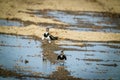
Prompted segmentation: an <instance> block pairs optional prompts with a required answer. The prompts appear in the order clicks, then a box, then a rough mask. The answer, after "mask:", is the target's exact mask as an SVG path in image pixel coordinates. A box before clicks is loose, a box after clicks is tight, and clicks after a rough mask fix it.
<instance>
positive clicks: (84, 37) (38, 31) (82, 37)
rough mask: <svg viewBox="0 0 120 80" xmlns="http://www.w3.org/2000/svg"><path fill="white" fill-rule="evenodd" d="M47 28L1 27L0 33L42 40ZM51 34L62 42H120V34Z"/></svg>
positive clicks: (55, 31)
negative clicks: (34, 37)
mask: <svg viewBox="0 0 120 80" xmlns="http://www.w3.org/2000/svg"><path fill="white" fill-rule="evenodd" d="M44 32H45V28H44V27H43V28H42V27H40V26H36V25H30V26H26V27H0V33H6V34H18V35H28V36H36V37H38V38H40V39H41V37H42V35H43V33H44ZM50 33H51V34H52V35H54V36H58V37H59V39H62V40H64V39H65V40H67V39H69V40H77V41H106V42H107V41H120V33H105V32H84V31H83V32H79V31H71V30H63V29H54V28H51V29H50Z"/></svg>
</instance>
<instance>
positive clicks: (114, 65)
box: [97, 63, 118, 67]
mask: <svg viewBox="0 0 120 80" xmlns="http://www.w3.org/2000/svg"><path fill="white" fill-rule="evenodd" d="M97 65H103V66H113V67H116V66H118V65H117V64H116V63H114V64H97Z"/></svg>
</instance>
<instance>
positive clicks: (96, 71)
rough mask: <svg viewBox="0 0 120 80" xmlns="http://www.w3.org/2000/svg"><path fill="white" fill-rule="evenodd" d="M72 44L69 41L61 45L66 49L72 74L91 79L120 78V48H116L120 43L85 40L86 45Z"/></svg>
mask: <svg viewBox="0 0 120 80" xmlns="http://www.w3.org/2000/svg"><path fill="white" fill-rule="evenodd" d="M78 43H79V42H78ZM70 44H71V43H70V41H69V45H64V44H63V45H60V47H61V48H64V49H65V50H66V51H65V52H64V53H65V54H66V55H67V60H66V61H65V66H66V69H67V70H68V71H69V72H70V75H72V76H74V77H78V78H83V79H90V80H93V79H105V80H106V79H113V80H114V79H115V80H119V79H120V76H119V74H120V67H119V65H120V59H119V57H120V54H119V53H120V50H119V48H116V47H120V43H104V42H84V44H85V45H86V46H82V47H81V46H74V45H71V46H70ZM72 44H73V42H72ZM110 46H114V47H110ZM56 53H57V54H59V53H60V51H56Z"/></svg>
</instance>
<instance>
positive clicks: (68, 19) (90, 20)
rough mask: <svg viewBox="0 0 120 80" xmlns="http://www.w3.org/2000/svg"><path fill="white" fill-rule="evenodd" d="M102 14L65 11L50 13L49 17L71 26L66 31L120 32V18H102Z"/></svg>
mask: <svg viewBox="0 0 120 80" xmlns="http://www.w3.org/2000/svg"><path fill="white" fill-rule="evenodd" d="M100 14H102V13H94V12H87V13H85V12H84V13H80V12H78V14H74V13H72V12H71V13H68V12H65V11H48V16H52V17H53V18H54V19H56V20H59V21H61V22H65V23H68V24H70V27H66V29H70V30H78V31H102V32H120V28H119V26H120V23H119V22H120V18H119V17H118V18H117V17H112V18H111V17H108V16H100Z"/></svg>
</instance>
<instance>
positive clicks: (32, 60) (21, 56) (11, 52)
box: [0, 34, 55, 80]
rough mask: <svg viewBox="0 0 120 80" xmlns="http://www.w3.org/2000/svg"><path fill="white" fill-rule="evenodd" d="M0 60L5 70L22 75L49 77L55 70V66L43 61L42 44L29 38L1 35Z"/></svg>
mask: <svg viewBox="0 0 120 80" xmlns="http://www.w3.org/2000/svg"><path fill="white" fill-rule="evenodd" d="M0 59H1V60H0V65H1V66H2V67H3V68H5V69H7V70H11V71H16V72H17V73H22V74H27V75H35V74H36V75H38V76H39V75H42V76H47V75H49V74H50V73H52V71H54V70H55V65H51V63H50V62H49V61H47V60H46V61H43V55H42V49H41V42H40V41H35V40H33V39H31V38H29V37H23V36H11V35H2V34H1V35H0ZM28 80H29V79H28Z"/></svg>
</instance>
